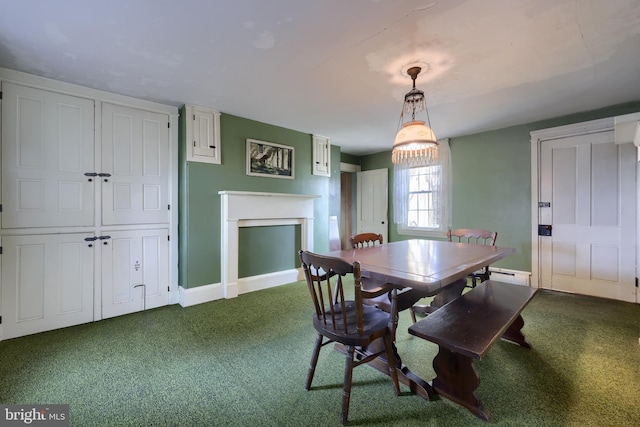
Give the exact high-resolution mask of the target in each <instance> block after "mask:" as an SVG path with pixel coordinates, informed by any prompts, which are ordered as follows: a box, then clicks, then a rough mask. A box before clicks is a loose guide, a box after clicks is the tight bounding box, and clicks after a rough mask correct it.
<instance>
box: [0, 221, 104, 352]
mask: <svg viewBox="0 0 640 427" xmlns="http://www.w3.org/2000/svg"><path fill="white" fill-rule="evenodd" d="M92 236H93V234H90V233H73V234H48V235H30V236H3V237H2V248H3V254H2V326H3V334H2V338H3V339H9V338H14V337H19V336H23V335H28V334H33V333H37V332H42V331H49V330H52V329H57V328H64V327H67V326H72V325H77V324H80V323H86V322H91V321H93V320H94V316H93V271H94V263H93V260H94V251H95V247H94V245H92V243H91V242H87V241H85V240H84V239H85V238H91V237H92Z"/></svg>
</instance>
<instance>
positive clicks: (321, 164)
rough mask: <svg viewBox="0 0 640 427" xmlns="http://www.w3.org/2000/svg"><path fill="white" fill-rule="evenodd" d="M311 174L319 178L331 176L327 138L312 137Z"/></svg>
mask: <svg viewBox="0 0 640 427" xmlns="http://www.w3.org/2000/svg"><path fill="white" fill-rule="evenodd" d="M312 144H313V166H312V173H313V174H314V175H320V176H331V144H330V143H329V138H327V137H324V136H320V135H313V143H312Z"/></svg>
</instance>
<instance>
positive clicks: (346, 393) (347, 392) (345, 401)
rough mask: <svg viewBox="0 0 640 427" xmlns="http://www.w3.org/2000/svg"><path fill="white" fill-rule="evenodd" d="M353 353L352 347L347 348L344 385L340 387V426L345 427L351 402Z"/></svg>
mask: <svg viewBox="0 0 640 427" xmlns="http://www.w3.org/2000/svg"><path fill="white" fill-rule="evenodd" d="M354 351H355V348H354V346H352V345H350V346H347V362H346V364H345V367H344V384H343V386H342V425H347V419H348V418H349V401H350V400H351V380H352V374H353V353H354Z"/></svg>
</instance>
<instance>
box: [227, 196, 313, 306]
mask: <svg viewBox="0 0 640 427" xmlns="http://www.w3.org/2000/svg"><path fill="white" fill-rule="evenodd" d="M218 194H220V197H221V209H222V212H221V213H222V215H221V222H222V224H221V227H222V229H221V232H222V236H221V237H222V239H221V257H220V258H221V260H220V261H221V266H220V267H221V285H222V290H223V296H224V298H234V297H237V296H238V294H239V293H244V292H249V291H251V290H257V289H248V288H246V287H245V288H242V287H241V286H240V283H239V282H241V280H240V281H239V279H238V230H239V228H240V227H260V226H274V225H297V224H300V234H301V235H300V245H301V249H303V250H310V251H312V250H313V211H314V206H313V205H314V202H313V199H316V198H318V197H320V196H316V195H307V194H285V193H257V192H248V191H220V192H218ZM294 274H295V275H296V277H295V278H294V279H293V280H290V279H289V278H287V279H284V280H285V281H284V282H283V283H271V284H270V285H269V286H277V285H281V284H284V283H289V282H291V281H295V280H299V278H298V276H297V270H295V269H294ZM285 277H291V276H290V275H289V276H285ZM269 286H266V287H269ZM264 287H265V286H261V287H260V289H261V288H264Z"/></svg>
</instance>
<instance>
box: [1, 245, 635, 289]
mask: <svg viewBox="0 0 640 427" xmlns="http://www.w3.org/2000/svg"><path fill="white" fill-rule="evenodd" d="M0 249H2V248H0ZM0 253H1V252H0ZM637 287H638V278H637V277H636V288H637Z"/></svg>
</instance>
